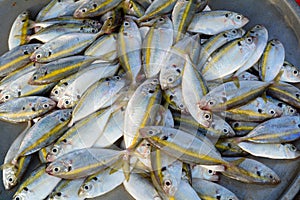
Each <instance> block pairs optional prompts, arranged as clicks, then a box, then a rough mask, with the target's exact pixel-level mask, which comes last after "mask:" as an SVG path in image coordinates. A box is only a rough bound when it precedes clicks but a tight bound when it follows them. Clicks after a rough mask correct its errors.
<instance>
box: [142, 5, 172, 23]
mask: <svg viewBox="0 0 300 200" xmlns="http://www.w3.org/2000/svg"><path fill="white" fill-rule="evenodd" d="M176 2H177V0H154V1H153V2H151V4H150V6H149V7H148V8H147V9H146V11H145V14H144V15H143V16H142V17H140V18H139V19H138V21H139V22H142V21H146V20H148V19H152V18H154V17H157V16H160V15H164V14H167V13H169V12H171V11H172V9H173V8H174V6H175V4H176Z"/></svg>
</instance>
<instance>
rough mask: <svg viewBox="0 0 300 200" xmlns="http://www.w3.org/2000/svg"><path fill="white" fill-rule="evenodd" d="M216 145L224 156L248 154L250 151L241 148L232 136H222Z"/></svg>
mask: <svg viewBox="0 0 300 200" xmlns="http://www.w3.org/2000/svg"><path fill="white" fill-rule="evenodd" d="M215 147H216V148H217V149H218V151H219V152H220V153H221V155H222V156H246V155H248V153H247V152H246V151H244V150H243V149H241V148H240V147H239V146H238V145H237V144H236V142H235V141H234V139H232V138H220V139H219V140H218V141H217V142H216V144H215Z"/></svg>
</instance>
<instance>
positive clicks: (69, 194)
mask: <svg viewBox="0 0 300 200" xmlns="http://www.w3.org/2000/svg"><path fill="white" fill-rule="evenodd" d="M83 181H84V178H81V179H75V180H61V181H60V182H59V183H58V184H57V185H56V187H55V188H54V190H53V191H52V192H51V193H50V194H49V197H48V198H47V200H59V199H70V200H71V199H72V200H75V199H76V200H84V198H83V197H81V196H79V194H78V190H79V188H80V186H81V184H82V183H83Z"/></svg>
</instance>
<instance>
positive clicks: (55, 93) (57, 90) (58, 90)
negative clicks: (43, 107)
mask: <svg viewBox="0 0 300 200" xmlns="http://www.w3.org/2000/svg"><path fill="white" fill-rule="evenodd" d="M65 89H66V85H64V84H62V85H56V86H54V88H53V89H52V90H51V93H50V98H51V99H53V100H54V101H59V97H60V95H61V94H63V92H64V91H65Z"/></svg>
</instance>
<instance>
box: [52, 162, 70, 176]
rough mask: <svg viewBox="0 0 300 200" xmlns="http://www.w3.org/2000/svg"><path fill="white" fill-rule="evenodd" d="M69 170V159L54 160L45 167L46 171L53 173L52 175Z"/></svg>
mask: <svg viewBox="0 0 300 200" xmlns="http://www.w3.org/2000/svg"><path fill="white" fill-rule="evenodd" d="M71 170H72V160H71V159H65V160H56V161H54V162H52V163H50V164H49V165H48V166H47V167H46V173H48V174H50V175H53V176H59V175H61V174H64V173H67V172H69V171H71Z"/></svg>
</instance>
